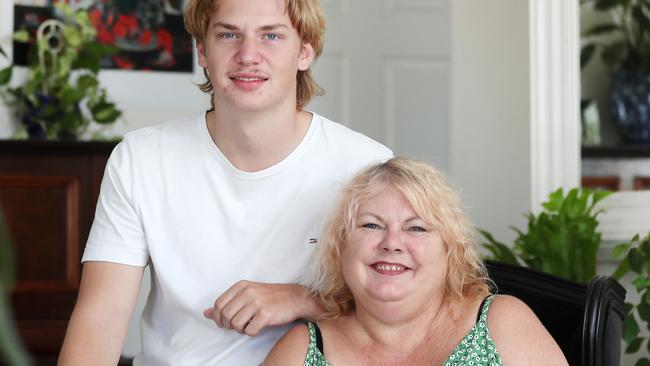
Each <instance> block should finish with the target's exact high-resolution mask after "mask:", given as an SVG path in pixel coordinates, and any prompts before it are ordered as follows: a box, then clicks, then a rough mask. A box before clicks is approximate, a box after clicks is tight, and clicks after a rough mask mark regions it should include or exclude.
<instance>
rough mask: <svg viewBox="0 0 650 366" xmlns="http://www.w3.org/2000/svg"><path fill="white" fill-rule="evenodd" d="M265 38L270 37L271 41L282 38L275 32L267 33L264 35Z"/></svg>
mask: <svg viewBox="0 0 650 366" xmlns="http://www.w3.org/2000/svg"><path fill="white" fill-rule="evenodd" d="M264 38H266V39H268V40H269V41H276V40H278V39H280V36H278V35H277V34H275V33H267V34H266V35H264Z"/></svg>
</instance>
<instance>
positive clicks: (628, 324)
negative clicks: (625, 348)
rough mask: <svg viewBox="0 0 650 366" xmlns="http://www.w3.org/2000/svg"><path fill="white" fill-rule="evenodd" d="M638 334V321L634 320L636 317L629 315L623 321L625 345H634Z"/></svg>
mask: <svg viewBox="0 0 650 366" xmlns="http://www.w3.org/2000/svg"><path fill="white" fill-rule="evenodd" d="M638 334H639V325H638V324H637V322H636V319H634V315H633V314H629V315H628V316H626V317H625V320H623V339H624V340H625V343H627V344H630V343H632V342H633V341H634V340H635V339H636V338H637V336H638Z"/></svg>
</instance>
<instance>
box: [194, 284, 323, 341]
mask: <svg viewBox="0 0 650 366" xmlns="http://www.w3.org/2000/svg"><path fill="white" fill-rule="evenodd" d="M322 312H323V309H322V308H321V306H320V305H319V304H318V302H317V301H316V300H315V299H314V298H313V297H312V296H310V295H309V293H308V292H307V289H306V288H305V287H304V286H300V285H293V284H269V283H259V282H250V281H239V282H237V283H236V284H234V285H233V286H232V287H230V288H229V289H228V290H227V291H226V292H224V293H223V294H221V296H219V298H217V300H216V301H215V302H214V307H212V308H209V309H206V310H204V311H203V315H204V316H205V317H206V318H208V319H212V320H214V322H215V323H216V324H217V326H219V327H220V328H224V329H234V330H236V331H237V332H239V333H242V334H247V335H250V336H255V335H257V334H259V332H260V331H261V330H262V329H264V328H265V327H268V326H275V325H283V324H288V323H291V322H292V321H294V320H296V319H299V318H305V319H310V320H315V319H316V318H317V317H318V316H319V315H320V314H322Z"/></svg>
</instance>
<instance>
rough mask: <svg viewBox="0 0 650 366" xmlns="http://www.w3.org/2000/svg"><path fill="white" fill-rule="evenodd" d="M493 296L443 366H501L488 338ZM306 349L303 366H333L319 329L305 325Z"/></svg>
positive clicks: (482, 307) (480, 310) (309, 323)
mask: <svg viewBox="0 0 650 366" xmlns="http://www.w3.org/2000/svg"><path fill="white" fill-rule="evenodd" d="M495 296H496V295H490V296H488V297H486V298H485V299H484V300H483V302H482V303H481V306H480V308H479V312H478V316H477V320H476V324H474V327H472V329H470V330H469V332H467V335H465V337H464V338H463V340H462V341H461V342H460V343H459V344H458V345H457V346H456V348H454V350H453V351H452V352H451V355H450V356H449V358H447V360H446V361H445V362H444V363H443V366H502V365H503V363H502V362H501V358H499V353H498V352H497V348H496V346H495V345H494V342H493V341H492V338H491V337H490V331H489V329H488V324H487V318H488V312H489V310H490V304H492V300H494V298H495ZM307 327H308V328H309V346H308V347H307V355H306V357H305V363H304V366H332V365H331V364H330V363H329V362H328V361H327V359H326V358H325V356H324V355H323V339H322V337H321V334H320V329H319V328H318V325H316V324H314V323H312V322H308V323H307Z"/></svg>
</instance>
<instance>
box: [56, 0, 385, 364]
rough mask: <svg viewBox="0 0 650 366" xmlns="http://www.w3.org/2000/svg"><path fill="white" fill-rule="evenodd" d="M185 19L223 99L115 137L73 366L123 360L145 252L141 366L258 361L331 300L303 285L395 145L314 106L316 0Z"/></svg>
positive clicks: (76, 322) (71, 336)
mask: <svg viewBox="0 0 650 366" xmlns="http://www.w3.org/2000/svg"><path fill="white" fill-rule="evenodd" d="M185 17H186V19H185V21H186V27H187V29H188V31H189V32H190V33H191V34H192V35H193V36H194V37H195V39H196V41H197V48H198V55H199V64H200V65H201V66H202V67H203V68H204V72H205V75H206V78H207V81H206V83H205V84H203V85H202V86H201V88H202V90H204V91H207V92H210V93H211V94H212V108H211V110H210V111H208V112H207V113H205V112H204V113H201V114H200V115H198V116H196V117H194V118H189V119H184V120H178V121H172V122H168V123H164V124H161V125H158V126H154V127H150V128H145V129H142V130H139V131H135V132H132V133H129V134H127V135H126V136H125V138H124V140H123V141H122V142H121V143H120V144H119V145H118V146H117V147H116V148H115V151H114V152H113V154H112V155H111V158H110V160H109V163H108V165H107V168H106V172H105V174H104V180H103V182H102V188H101V194H100V198H99V202H98V204H97V212H96V216H95V221H94V223H93V228H92V230H91V233H90V237H89V239H88V243H87V245H86V250H85V252H84V257H83V261H84V271H83V276H82V281H81V288H80V292H79V298H78V301H77V305H76V307H75V310H74V312H73V314H72V318H71V320H70V325H69V328H68V333H67V335H66V339H65V342H64V345H63V349H62V352H61V356H60V364H62V365H88V364H93V365H98V364H115V363H116V362H117V360H118V357H119V354H120V351H121V349H122V343H123V340H124V337H125V333H126V329H127V324H128V321H129V318H130V316H131V312H132V310H133V307H134V303H135V301H136V297H137V293H138V289H139V286H140V282H141V278H142V273H143V268H144V266H145V265H147V264H148V265H150V268H151V274H152V284H151V293H150V294H149V298H148V300H147V305H146V307H145V310H144V313H143V315H142V337H143V350H142V352H141V353H140V354H139V355H138V356H137V357H136V359H135V364H136V365H172V364H173V365H229V366H230V365H254V364H259V363H260V362H261V361H262V360H263V359H264V356H265V355H266V353H267V351H268V350H269V349H270V348H271V346H272V345H273V343H274V342H275V341H276V340H277V339H278V338H279V337H280V336H281V335H282V334H283V333H284V331H285V330H286V329H288V327H289V325H290V323H291V322H293V321H295V320H297V319H299V318H308V319H314V318H316V317H317V316H318V315H319V313H320V311H321V309H320V307H319V305H318V304H317V303H316V302H315V301H314V300H313V299H312V298H311V297H309V296H308V295H307V293H306V290H305V288H304V287H302V286H300V285H297V284H299V283H301V282H302V281H304V278H305V276H306V275H308V273H309V268H308V266H309V257H310V255H311V253H312V251H313V249H314V247H315V246H316V245H318V244H317V243H318V237H319V235H320V231H321V227H322V226H323V225H324V221H325V216H326V215H327V211H328V208H329V207H330V204H331V202H332V201H333V200H335V197H336V193H337V190H338V189H339V187H340V186H341V185H342V184H344V183H345V182H346V181H347V180H348V179H349V178H350V177H351V176H352V175H353V174H354V173H355V172H356V171H357V170H359V169H360V168H362V167H364V166H366V165H367V164H369V163H371V162H374V161H378V160H385V159H387V158H389V157H390V156H391V155H392V154H391V152H390V151H389V150H388V149H386V148H385V147H384V146H382V145H380V144H378V143H376V142H374V141H372V140H370V139H369V138H367V137H364V136H362V135H360V134H358V133H355V132H353V131H351V130H349V129H347V128H345V127H343V126H341V125H339V124H337V123H334V122H331V121H328V120H327V119H325V118H323V117H321V116H318V115H316V114H313V113H309V112H306V111H304V110H303V107H304V106H305V104H306V103H307V102H308V101H309V99H310V98H311V97H312V95H314V94H317V93H318V91H319V88H318V86H317V84H316V83H315V81H314V80H313V79H312V77H311V74H310V71H309V68H310V65H311V64H312V62H313V61H314V60H315V59H316V58H317V57H318V55H320V53H321V50H322V37H323V31H324V20H323V15H322V11H321V9H320V7H319V5H318V0H190V1H189V3H188V5H187V9H186V13H185ZM215 323H216V324H215Z"/></svg>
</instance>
